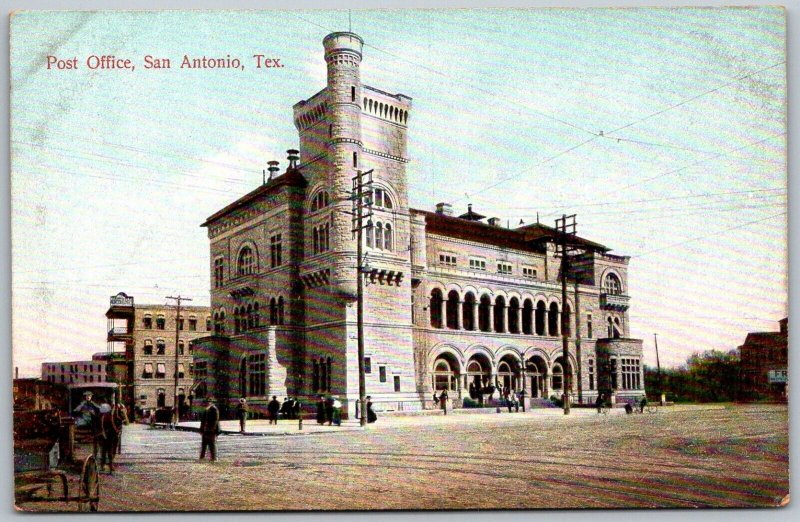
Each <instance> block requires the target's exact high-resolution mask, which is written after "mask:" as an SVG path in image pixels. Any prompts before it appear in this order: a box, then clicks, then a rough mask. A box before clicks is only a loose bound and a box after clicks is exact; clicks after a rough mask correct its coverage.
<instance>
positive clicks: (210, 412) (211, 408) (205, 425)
mask: <svg viewBox="0 0 800 522" xmlns="http://www.w3.org/2000/svg"><path fill="white" fill-rule="evenodd" d="M219 432H220V429H219V410H218V409H217V406H216V405H215V404H214V398H213V397H206V409H205V411H204V412H203V416H202V419H200V435H201V436H202V439H203V440H202V445H201V446H200V460H203V459H204V458H206V448H207V449H208V450H209V452H210V453H211V462H215V461H216V460H217V435H219Z"/></svg>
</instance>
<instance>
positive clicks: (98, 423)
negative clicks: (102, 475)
mask: <svg viewBox="0 0 800 522" xmlns="http://www.w3.org/2000/svg"><path fill="white" fill-rule="evenodd" d="M73 413H74V414H77V415H76V421H75V425H76V426H77V427H83V428H86V429H88V430H89V431H90V433H91V437H92V455H93V456H94V457H97V450H98V449H99V450H100V469H101V470H102V469H103V468H104V467H105V466H106V465H108V472H109V473H110V474H112V475H113V474H114V455H117V454H119V453H122V427H123V426H124V425H126V424H128V412H127V409H126V408H125V405H124V404H119V403H114V404H113V405H110V404H108V403H102V404H97V403H96V402H95V401H94V400H93V394H92V392H89V391H87V392H85V393H84V394H83V401H82V402H81V403H80V404H79V405H78V407H77V408H75V410H74V411H73Z"/></svg>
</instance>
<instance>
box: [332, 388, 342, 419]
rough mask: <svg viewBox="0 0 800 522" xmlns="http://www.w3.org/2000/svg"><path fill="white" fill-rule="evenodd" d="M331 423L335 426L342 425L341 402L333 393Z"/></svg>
mask: <svg viewBox="0 0 800 522" xmlns="http://www.w3.org/2000/svg"><path fill="white" fill-rule="evenodd" d="M331 406H332V407H333V423H334V424H336V425H337V426H341V425H342V402H341V401H340V400H339V397H338V396H336V395H334V396H333V404H332V405H331Z"/></svg>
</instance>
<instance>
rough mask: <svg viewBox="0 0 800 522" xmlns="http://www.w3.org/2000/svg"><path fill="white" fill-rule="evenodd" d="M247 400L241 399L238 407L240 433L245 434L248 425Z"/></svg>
mask: <svg viewBox="0 0 800 522" xmlns="http://www.w3.org/2000/svg"><path fill="white" fill-rule="evenodd" d="M247 413H248V408H247V399H245V398H244V397H242V398H241V399H239V404H238V405H237V406H236V417H237V418H238V419H239V433H244V429H245V424H246V423H247Z"/></svg>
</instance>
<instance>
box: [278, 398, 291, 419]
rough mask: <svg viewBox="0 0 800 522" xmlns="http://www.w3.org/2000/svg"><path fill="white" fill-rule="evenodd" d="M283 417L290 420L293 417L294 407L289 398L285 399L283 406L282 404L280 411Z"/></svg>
mask: <svg viewBox="0 0 800 522" xmlns="http://www.w3.org/2000/svg"><path fill="white" fill-rule="evenodd" d="M280 413H281V415H283V418H284V419H289V418H290V417H291V415H292V405H291V403H290V402H289V397H284V398H283V404H281V409H280Z"/></svg>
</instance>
